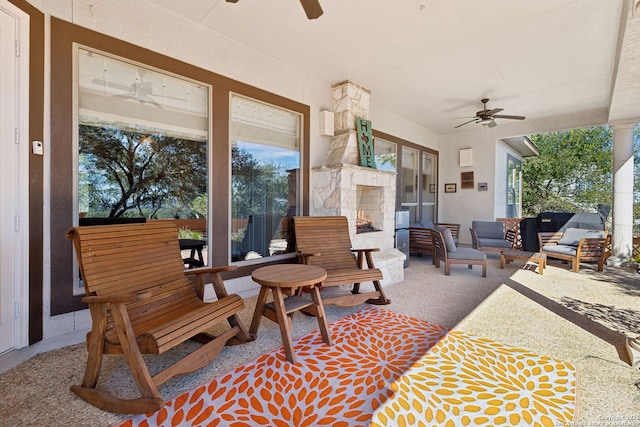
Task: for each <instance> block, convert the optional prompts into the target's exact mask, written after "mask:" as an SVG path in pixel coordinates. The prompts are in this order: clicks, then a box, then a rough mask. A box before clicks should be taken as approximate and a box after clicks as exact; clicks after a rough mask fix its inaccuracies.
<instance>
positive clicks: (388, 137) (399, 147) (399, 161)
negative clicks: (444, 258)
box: [373, 129, 440, 222]
mask: <svg viewBox="0 0 640 427" xmlns="http://www.w3.org/2000/svg"><path fill="white" fill-rule="evenodd" d="M373 137H374V141H375V138H381V139H384V140H385V141H388V142H392V143H394V144H396V162H397V164H396V211H399V210H402V208H403V203H402V194H403V193H402V192H403V191H404V185H405V184H404V183H403V182H402V174H401V173H400V171H402V148H403V147H407V148H411V149H414V150H417V152H418V177H419V179H418V182H417V184H418V185H417V188H415V189H414V190H413V191H417V192H418V193H417V201H416V205H417V206H416V209H417V213H416V215H417V218H419V220H420V218H422V217H423V212H422V211H423V208H424V202H423V200H422V194H423V189H422V179H421V177H422V174H423V169H424V168H423V165H422V159H423V153H429V154H432V155H433V156H435V170H434V171H433V175H434V176H435V181H436V182H435V185H436V194H435V199H434V202H433V203H431V202H430V203H429V204H430V206H429V209H433V210H434V222H437V218H438V213H439V211H440V208H439V194H440V191H439V187H440V171H439V168H440V155H439V152H438V151H436V150H433V149H431V148H427V147H424V146H422V145H418V144H415V143H413V142H409V141H407V140H404V139H402V138H398V137H396V136H393V135H390V134H388V133H384V132H380V131H378V130H376V129H374V130H373ZM412 185H413V184H412Z"/></svg>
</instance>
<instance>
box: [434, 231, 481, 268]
mask: <svg viewBox="0 0 640 427" xmlns="http://www.w3.org/2000/svg"><path fill="white" fill-rule="evenodd" d="M431 231H432V235H433V242H434V255H433V259H434V261H435V265H436V268H440V262H443V263H444V274H445V276H449V275H450V274H451V265H453V264H467V265H468V266H469V268H473V266H474V265H481V266H482V277H487V256H486V255H485V254H484V253H483V252H480V251H478V250H476V249H472V248H464V247H457V246H456V244H455V243H454V242H453V238H452V236H451V232H450V230H449V229H447V228H445V227H440V226H436V227H435V228H433V229H432V230H431Z"/></svg>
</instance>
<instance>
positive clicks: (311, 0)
mask: <svg viewBox="0 0 640 427" xmlns="http://www.w3.org/2000/svg"><path fill="white" fill-rule="evenodd" d="M227 3H238V0H227ZM300 3H301V4H302V8H303V9H304V13H306V14H307V18H309V19H317V18H319V17H320V16H321V15H322V14H323V13H324V12H323V11H322V7H320V2H319V1H318V0H300Z"/></svg>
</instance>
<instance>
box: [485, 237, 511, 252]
mask: <svg viewBox="0 0 640 427" xmlns="http://www.w3.org/2000/svg"><path fill="white" fill-rule="evenodd" d="M478 242H479V243H480V247H481V248H483V247H489V248H506V249H511V246H512V245H511V242H510V241H508V240H504V239H487V238H478Z"/></svg>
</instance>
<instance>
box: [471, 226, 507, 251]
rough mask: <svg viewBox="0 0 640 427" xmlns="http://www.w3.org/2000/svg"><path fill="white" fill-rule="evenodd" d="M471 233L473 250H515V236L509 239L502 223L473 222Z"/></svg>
mask: <svg viewBox="0 0 640 427" xmlns="http://www.w3.org/2000/svg"><path fill="white" fill-rule="evenodd" d="M469 232H470V233H471V242H472V246H473V248H474V249H477V250H479V251H483V252H484V251H494V252H502V251H506V250H507V249H511V248H513V242H514V236H513V235H511V236H510V239H507V233H506V231H505V226H504V222H502V221H473V222H472V223H471V228H470V229H469Z"/></svg>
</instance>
